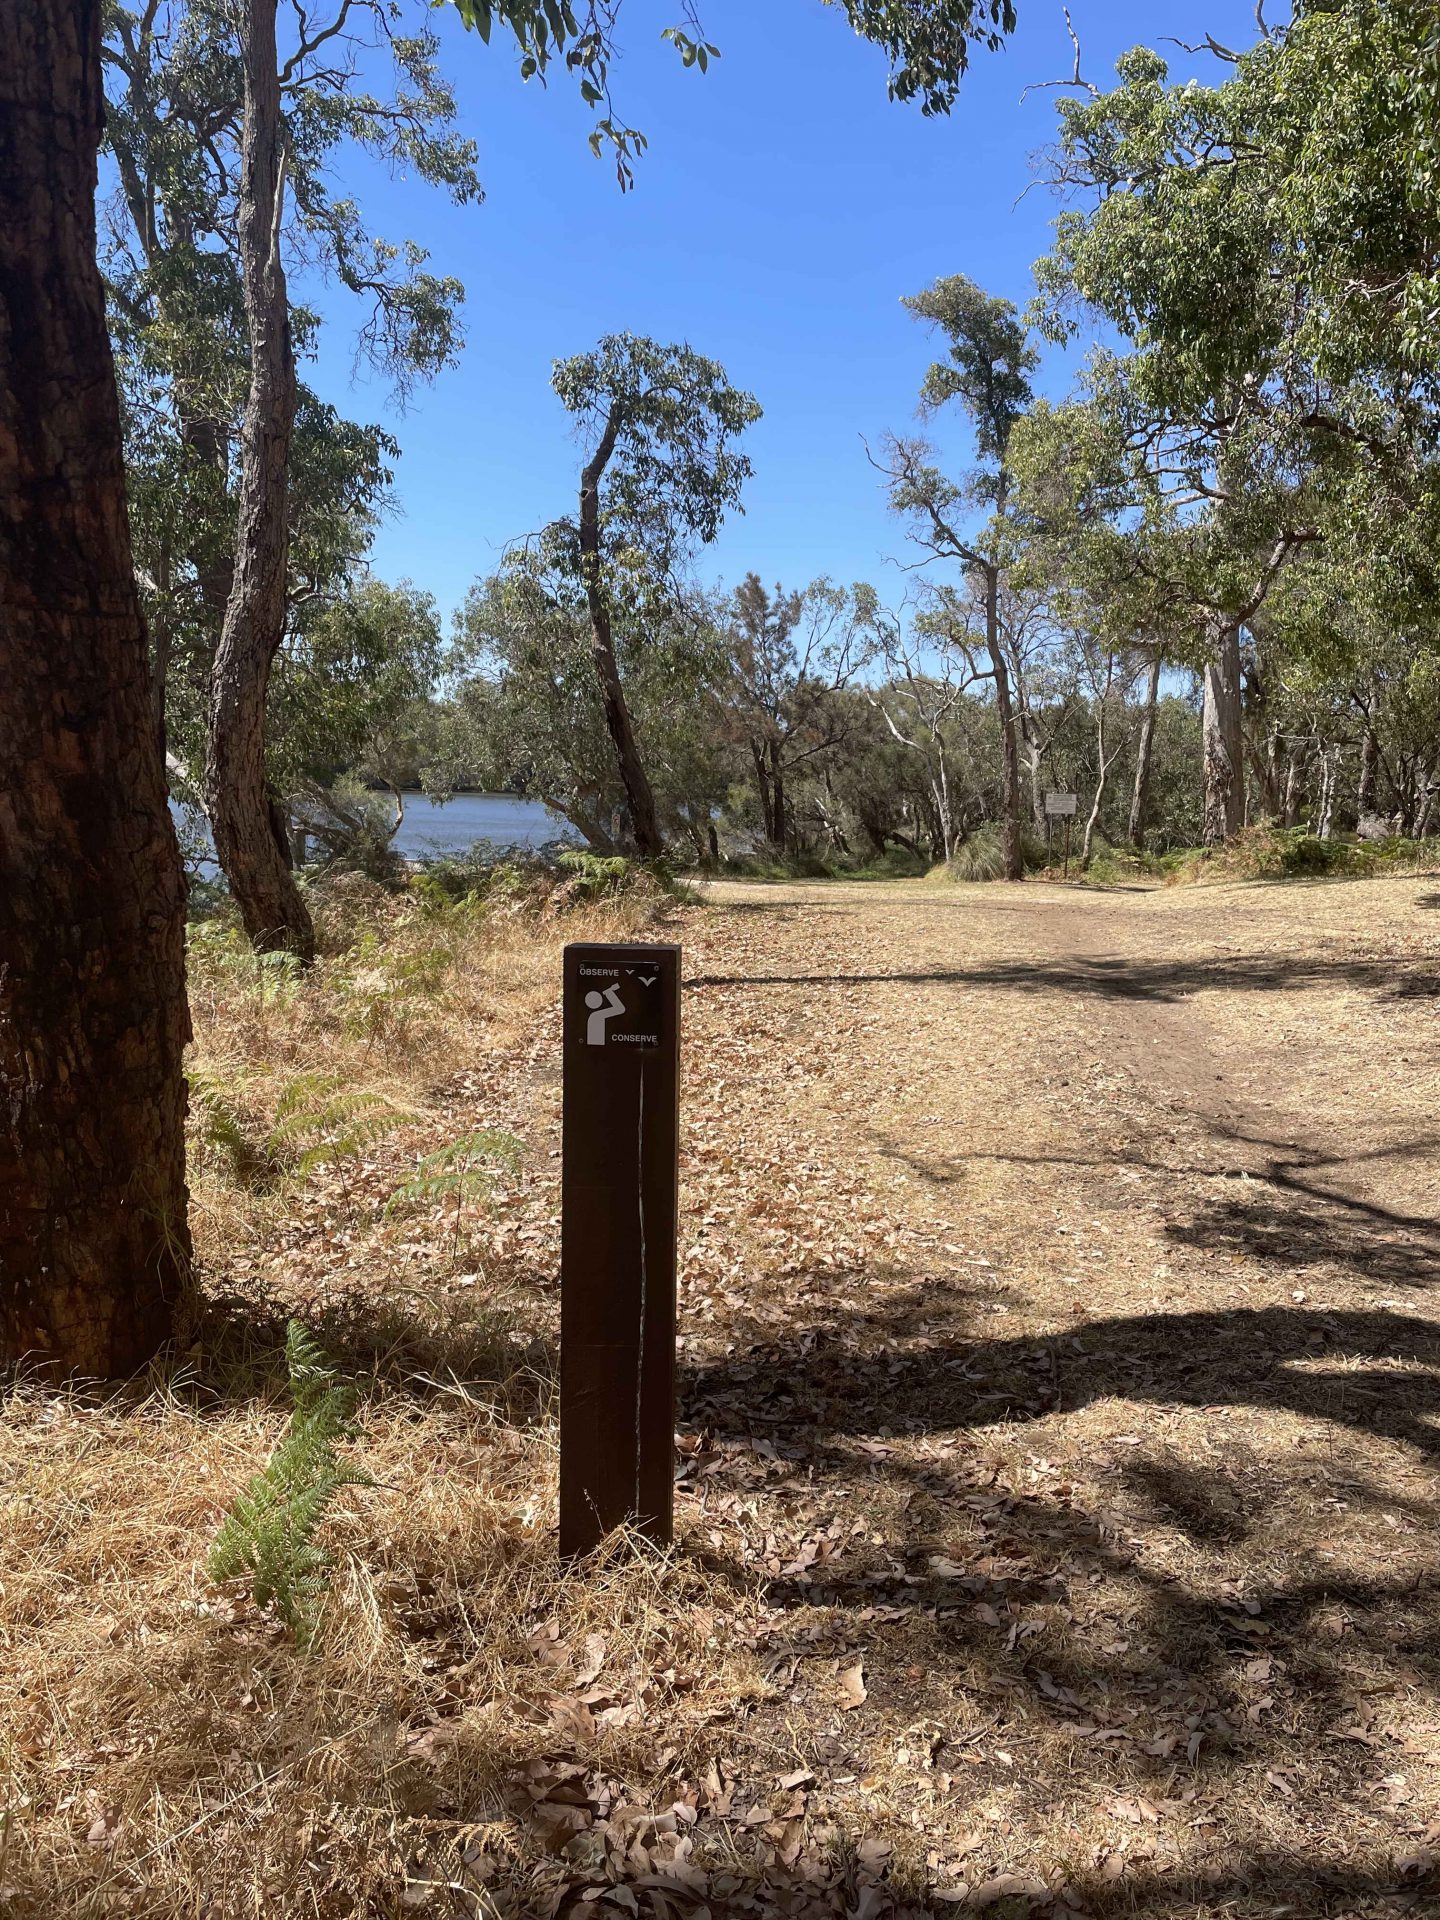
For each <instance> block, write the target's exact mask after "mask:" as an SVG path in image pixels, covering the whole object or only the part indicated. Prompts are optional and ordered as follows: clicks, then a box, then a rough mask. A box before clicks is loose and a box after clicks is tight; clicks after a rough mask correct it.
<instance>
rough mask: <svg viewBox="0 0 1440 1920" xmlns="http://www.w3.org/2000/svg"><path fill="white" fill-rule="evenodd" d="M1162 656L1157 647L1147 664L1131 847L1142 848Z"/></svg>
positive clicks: (1132, 810) (1148, 804)
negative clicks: (1147, 671) (1148, 681)
mask: <svg viewBox="0 0 1440 1920" xmlns="http://www.w3.org/2000/svg"><path fill="white" fill-rule="evenodd" d="M1164 662H1165V656H1164V655H1163V654H1162V653H1161V651H1160V649H1159V648H1158V647H1157V648H1156V649H1155V654H1154V657H1153V659H1152V660H1151V662H1150V683H1149V685H1148V686H1147V687H1146V689H1145V715H1144V718H1143V719H1142V720H1141V722H1140V744H1139V746H1138V748H1137V749H1136V753H1135V786H1134V789H1133V791H1132V792H1131V795H1130V844H1131V846H1132V847H1143V846H1144V844H1145V820H1146V815H1147V814H1148V812H1149V808H1150V768H1151V765H1152V764H1153V762H1154V758H1155V716H1156V714H1157V712H1158V711H1159V706H1160V671H1161V668H1162V667H1163V665H1164Z"/></svg>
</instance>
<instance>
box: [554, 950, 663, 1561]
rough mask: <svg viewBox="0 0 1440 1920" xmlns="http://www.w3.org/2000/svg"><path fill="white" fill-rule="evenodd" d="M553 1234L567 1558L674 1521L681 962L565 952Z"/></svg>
mask: <svg viewBox="0 0 1440 1920" xmlns="http://www.w3.org/2000/svg"><path fill="white" fill-rule="evenodd" d="M564 1048H565V1055H564V1059H565V1067H564V1076H565V1085H564V1108H565V1111H564V1126H563V1135H562V1151H563V1161H562V1172H561V1233H560V1551H561V1553H562V1554H564V1555H567V1556H570V1555H575V1554H581V1553H585V1552H588V1551H589V1549H590V1548H592V1547H594V1546H596V1545H598V1543H599V1542H600V1541H601V1540H602V1539H603V1538H604V1537H605V1535H606V1534H607V1533H610V1532H611V1531H613V1529H614V1528H616V1527H618V1526H622V1525H625V1524H627V1523H628V1524H629V1525H632V1526H634V1527H637V1528H638V1529H639V1530H640V1531H641V1532H642V1533H644V1534H645V1535H646V1536H647V1537H648V1538H649V1539H651V1540H653V1541H655V1542H656V1543H657V1545H661V1546H668V1545H669V1544H670V1541H671V1539H672V1537H673V1533H674V1507H675V1248H676V1206H677V1198H678V1190H679V1130H680V1129H679V1121H680V1110H679V1086H680V949H679V947H675V946H579V945H576V946H569V947H567V948H566V949H565V970H564Z"/></svg>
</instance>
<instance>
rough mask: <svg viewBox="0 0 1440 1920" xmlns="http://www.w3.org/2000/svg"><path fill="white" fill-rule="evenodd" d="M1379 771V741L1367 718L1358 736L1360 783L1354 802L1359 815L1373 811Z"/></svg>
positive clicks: (1362, 815)
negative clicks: (1363, 728)
mask: <svg viewBox="0 0 1440 1920" xmlns="http://www.w3.org/2000/svg"><path fill="white" fill-rule="evenodd" d="M1379 773H1380V741H1379V739H1378V738H1377V736H1376V733H1375V729H1374V727H1373V726H1372V725H1371V724H1370V722H1369V721H1368V720H1367V721H1366V723H1365V731H1364V733H1363V734H1362V735H1361V736H1360V785H1359V788H1358V791H1357V793H1356V803H1357V807H1358V810H1359V812H1360V815H1361V817H1362V818H1363V817H1364V816H1365V815H1366V814H1367V813H1374V811H1375V789H1376V786H1377V784H1378V780H1379Z"/></svg>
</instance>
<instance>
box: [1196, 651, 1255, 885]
mask: <svg viewBox="0 0 1440 1920" xmlns="http://www.w3.org/2000/svg"><path fill="white" fill-rule="evenodd" d="M1201 754H1202V760H1203V768H1204V771H1203V779H1204V798H1205V845H1206V846H1207V847H1218V846H1222V845H1223V844H1224V843H1225V841H1227V840H1233V839H1234V837H1235V835H1236V834H1237V833H1239V831H1240V828H1241V826H1242V825H1243V824H1244V820H1245V745H1244V735H1243V732H1242V728H1241V712H1240V628H1239V626H1238V624H1237V623H1236V622H1235V621H1233V620H1225V619H1223V618H1218V619H1216V620H1215V621H1214V622H1213V627H1212V633H1211V648H1210V659H1209V661H1208V663H1207V665H1206V668H1205V699H1204V709H1203V713H1202V716H1201Z"/></svg>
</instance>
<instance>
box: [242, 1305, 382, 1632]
mask: <svg viewBox="0 0 1440 1920" xmlns="http://www.w3.org/2000/svg"><path fill="white" fill-rule="evenodd" d="M285 1360H286V1366H287V1368H288V1371H289V1376H290V1394H291V1398H292V1400H293V1402H294V1409H295V1410H294V1412H293V1413H292V1414H291V1416H290V1424H289V1426H288V1427H287V1428H286V1430H285V1433H284V1435H283V1437H282V1439H281V1441H280V1444H279V1445H278V1446H277V1447H276V1449H275V1451H274V1452H273V1453H272V1454H271V1456H270V1459H269V1462H268V1464H267V1465H266V1466H265V1467H264V1468H262V1470H261V1471H260V1472H259V1473H257V1474H256V1475H255V1477H254V1478H253V1479H252V1480H251V1481H250V1483H249V1485H248V1486H247V1487H246V1488H244V1490H243V1491H242V1492H240V1493H238V1494H237V1495H236V1496H235V1499H234V1501H233V1502H232V1503H231V1507H230V1511H229V1513H228V1514H227V1515H226V1518H225V1521H224V1523H223V1524H222V1526H221V1528H220V1531H219V1533H218V1534H217V1535H216V1537H215V1543H214V1545H213V1546H212V1547H211V1549H210V1556H209V1560H208V1562H207V1567H208V1571H209V1574H210V1577H211V1579H212V1580H216V1581H224V1580H236V1579H240V1578H242V1577H243V1578H246V1579H248V1580H249V1582H250V1590H251V1593H252V1595H253V1597H254V1600H255V1604H256V1605H257V1606H260V1607H268V1606H273V1607H274V1609H275V1611H276V1612H277V1613H278V1614H279V1616H280V1618H281V1619H282V1620H284V1622H285V1623H286V1625H287V1626H289V1627H290V1628H291V1629H292V1630H293V1631H294V1633H295V1636H296V1638H297V1639H298V1640H299V1641H300V1643H301V1644H302V1645H306V1644H308V1643H309V1640H310V1638H311V1635H312V1634H313V1632H314V1626H315V1615H316V1610H317V1608H318V1605H319V1602H320V1599H321V1597H322V1596H323V1594H324V1592H325V1586H326V1579H327V1576H328V1572H329V1560H328V1558H327V1556H326V1555H325V1553H324V1551H323V1550H322V1548H321V1547H320V1546H319V1545H318V1544H317V1541H316V1535H317V1533H318V1531H319V1529H320V1526H321V1524H322V1522H323V1521H324V1519H325V1516H326V1514H327V1513H328V1511H329V1509H330V1506H331V1503H332V1502H333V1500H334V1498H335V1496H336V1494H337V1493H339V1492H340V1490H341V1489H342V1488H343V1487H352V1486H369V1485H371V1484H372V1482H371V1481H370V1479H369V1476H368V1475H367V1474H365V1473H362V1472H361V1471H360V1470H359V1469H358V1468H356V1467H348V1466H346V1465H345V1464H344V1463H343V1462H342V1461H341V1460H340V1459H339V1458H338V1456H337V1455H336V1452H335V1448H336V1446H337V1444H338V1443H339V1442H340V1441H342V1440H346V1439H349V1438H351V1437H352V1435H353V1432H354V1427H353V1415H354V1407H355V1389H354V1387H353V1386H352V1385H351V1384H350V1383H349V1382H342V1381H340V1380H339V1379H338V1378H337V1377H336V1374H335V1371H334V1369H333V1368H332V1367H331V1365H330V1362H329V1360H328V1359H327V1357H326V1355H325V1353H324V1351H323V1349H322V1348H321V1347H320V1345H319V1344H318V1342H317V1341H316V1340H315V1338H314V1336H313V1335H312V1334H310V1333H309V1332H308V1331H307V1330H306V1329H305V1328H304V1327H302V1326H301V1325H300V1323H299V1321H296V1320H292V1321H291V1322H290V1326H289V1328H288V1330H287V1333H286V1338H285Z"/></svg>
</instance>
